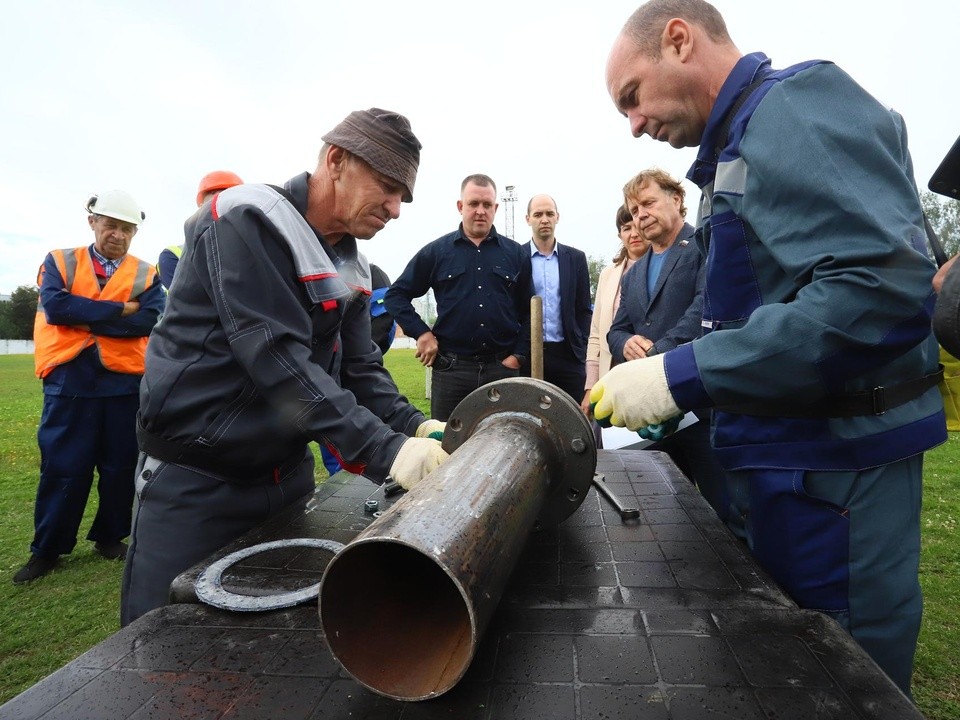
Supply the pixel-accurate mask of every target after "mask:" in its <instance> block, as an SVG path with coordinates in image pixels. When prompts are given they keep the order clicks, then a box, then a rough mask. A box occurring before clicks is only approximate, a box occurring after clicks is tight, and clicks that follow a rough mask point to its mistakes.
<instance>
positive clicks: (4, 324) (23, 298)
mask: <svg viewBox="0 0 960 720" xmlns="http://www.w3.org/2000/svg"><path fill="white" fill-rule="evenodd" d="M39 296H40V291H39V290H38V289H37V286H36V285H21V286H20V287H18V288H17V289H16V290H14V291H13V293H11V295H10V299H9V300H4V301H3V302H0V338H2V339H4V340H32V339H33V319H34V318H35V317H36V315H37V298H38V297H39Z"/></svg>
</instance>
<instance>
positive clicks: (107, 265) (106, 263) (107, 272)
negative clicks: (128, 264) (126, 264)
mask: <svg viewBox="0 0 960 720" xmlns="http://www.w3.org/2000/svg"><path fill="white" fill-rule="evenodd" d="M90 252H91V254H92V255H93V259H94V260H96V261H97V262H98V263H99V264H100V267H102V268H103V277H100V273H97V276H98V279H99V280H100V287H101V288H102V287H103V286H104V285H106V284H107V280H109V279H110V278H111V277H113V274H114V273H115V272H116V271H117V268H118V267H120V263H122V262H123V258H125V257H126V255H124V256H123V257H118V258H117V259H115V260H111V259H110V258H106V257H104V256H103V255H101V254H100V253H98V252H97V248H96V247H95V246H94V245H91V246H90Z"/></svg>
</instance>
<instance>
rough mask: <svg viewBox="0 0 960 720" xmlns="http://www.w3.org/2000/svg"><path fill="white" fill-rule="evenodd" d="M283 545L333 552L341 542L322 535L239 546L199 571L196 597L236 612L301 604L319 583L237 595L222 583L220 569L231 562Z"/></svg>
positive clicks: (224, 569) (341, 545)
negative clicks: (263, 592)
mask: <svg viewBox="0 0 960 720" xmlns="http://www.w3.org/2000/svg"><path fill="white" fill-rule="evenodd" d="M286 547H313V548H320V549H322V550H329V551H330V552H332V553H333V554H334V555H336V554H337V553H338V552H340V550H342V549H343V543H339V542H334V541H333V540H324V539H321V538H289V539H285V540H273V541H271V542H265V543H260V544H258V545H251V546H250V547H246V548H242V549H240V550H237V551H236V552H232V553H230V554H229V555H226V556H224V557H222V558H220V559H219V560H217V561H216V562H214V563H211V564H210V565H209V566H208V567H207V569H206V570H204V571H203V572H202V573H200V575H199V576H198V577H197V581H196V583H195V584H194V587H195V589H196V591H197V597H198V598H199V599H200V600H201V601H202V602H205V603H207V605H212V606H213V607H216V608H220V609H221V610H234V611H236V612H263V611H266V610H278V609H280V608H287V607H293V606H295V605H300V604H301V603H305V602H307V601H309V600H313V599H315V598H316V597H317V595H318V594H319V592H320V583H316V584H315V585H310V586H308V587H305V588H301V589H300V590H291V591H288V592H281V593H277V594H276V595H239V594H237V593H234V592H230V591H229V590H226V589H225V588H224V587H223V583H222V582H221V579H222V577H223V573H224V572H225V571H226V569H227V568H229V567H230V566H232V565H234V564H235V563H238V562H240V561H241V560H244V559H246V558H248V557H250V556H251V555H257V554H259V553H262V552H266V551H268V550H276V549H278V548H286Z"/></svg>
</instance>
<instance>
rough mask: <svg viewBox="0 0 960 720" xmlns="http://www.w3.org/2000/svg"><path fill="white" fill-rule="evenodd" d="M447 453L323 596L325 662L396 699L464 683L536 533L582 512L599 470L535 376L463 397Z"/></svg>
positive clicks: (346, 561)
mask: <svg viewBox="0 0 960 720" xmlns="http://www.w3.org/2000/svg"><path fill="white" fill-rule="evenodd" d="M444 448H445V449H446V450H447V451H448V452H451V453H452V455H451V457H450V459H449V460H447V462H446V463H444V464H443V465H442V466H440V467H439V468H438V469H437V470H435V471H434V472H433V473H431V474H430V475H429V476H428V477H426V478H424V480H422V481H421V482H420V483H419V484H418V485H416V486H415V487H414V488H413V489H412V490H411V491H410V492H408V493H407V494H406V495H405V496H404V497H403V498H401V499H400V500H399V501H398V502H397V503H395V504H394V506H393V507H392V508H391V509H390V510H389V511H388V512H386V513H384V514H383V515H382V516H381V517H380V518H378V519H376V520H374V521H373V522H372V523H371V524H370V525H369V526H368V527H367V529H366V530H364V531H363V532H362V533H360V534H359V535H358V536H357V537H356V538H355V539H354V540H353V541H352V542H350V543H349V544H348V545H347V546H346V547H345V548H344V549H343V550H341V551H340V552H339V553H338V554H337V555H336V556H335V557H334V559H333V560H332V561H331V562H330V564H329V565H328V566H327V569H326V572H325V573H324V576H323V580H322V582H321V585H320V622H321V625H322V627H323V630H324V633H325V635H326V639H327V643H328V645H329V646H330V650H331V652H332V653H333V656H334V657H335V658H336V659H337V660H338V661H339V662H340V664H341V665H342V666H343V668H344V669H345V670H346V671H347V672H348V673H350V675H352V676H353V677H354V678H355V679H356V680H357V681H358V682H360V683H361V684H363V685H365V686H366V687H368V688H370V689H371V690H373V691H375V692H377V693H380V694H382V695H386V696H388V697H391V698H395V699H398V700H425V699H427V698H432V697H437V696H438V695H441V694H443V693H444V692H446V691H447V690H450V689H451V688H452V687H453V686H454V685H456V684H457V682H458V681H459V680H460V678H462V677H463V675H464V673H465V672H466V671H467V668H468V667H469V665H470V661H471V660H472V659H473V656H474V653H475V652H476V649H477V646H478V644H479V642H480V638H481V637H482V635H483V631H484V630H485V629H486V626H487V623H488V622H489V620H490V617H491V615H492V614H493V611H494V609H495V608H496V605H497V603H498V602H499V600H500V596H501V595H502V594H503V589H504V587H505V585H506V583H507V580H508V578H509V576H510V574H511V572H512V571H513V569H514V567H515V565H516V562H517V558H518V557H519V555H520V552H521V550H522V549H523V546H524V544H525V542H526V540H527V537H528V535H529V534H530V531H531V530H532V529H535V528H539V527H545V526H551V525H556V524H557V523H559V522H560V521H562V520H563V519H564V518H566V517H568V516H569V515H570V514H571V513H572V512H573V511H574V510H576V509H577V508H578V507H579V506H580V503H581V502H582V501H583V498H584V497H585V496H586V494H587V491H588V490H589V488H590V483H591V480H592V479H593V473H594V471H595V469H596V463H597V452H596V446H595V445H594V439H593V431H592V429H591V427H590V424H589V422H588V421H587V419H586V417H584V415H583V413H582V412H581V410H580V407H579V406H578V405H577V404H576V403H575V402H574V401H573V400H572V399H571V398H570V397H569V396H568V395H567V394H566V393H564V392H563V391H562V390H560V389H559V388H557V387H555V386H554V385H551V384H549V383H546V382H543V381H542V380H533V379H530V378H516V379H510V380H503V381H499V382H494V383H490V384H489V385H485V386H484V387H482V388H480V389H479V390H476V391H474V392H473V393H471V394H470V395H469V396H468V397H467V398H465V399H464V400H463V402H461V403H460V405H458V406H457V408H456V410H455V411H454V412H453V414H452V415H451V417H450V420H449V422H448V423H447V430H446V433H445V435H444Z"/></svg>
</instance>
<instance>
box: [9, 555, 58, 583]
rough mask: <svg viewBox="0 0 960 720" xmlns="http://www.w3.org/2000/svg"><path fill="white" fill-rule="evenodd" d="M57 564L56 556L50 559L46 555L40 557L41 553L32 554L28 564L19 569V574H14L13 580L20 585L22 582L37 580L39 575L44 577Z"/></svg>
mask: <svg viewBox="0 0 960 720" xmlns="http://www.w3.org/2000/svg"><path fill="white" fill-rule="evenodd" d="M56 566H57V560H56V558H54V559H53V560H50V559H48V558H45V557H40V556H39V555H31V556H30V560H28V561H27V564H26V565H24V566H23V567H22V568H20V569H19V570H18V571H17V574H16V575H14V576H13V582H14V583H15V584H17V585H20V584H21V583H27V582H30V581H31V580H36V579H37V578H38V577H43V576H44V575H46V574H47V573H48V572H50V571H51V570H53V569H54V568H55V567H56Z"/></svg>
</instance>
